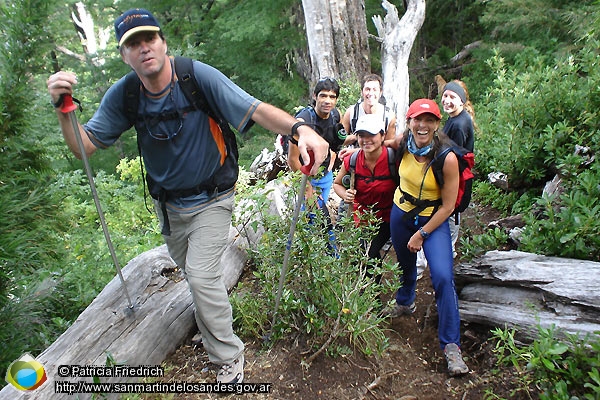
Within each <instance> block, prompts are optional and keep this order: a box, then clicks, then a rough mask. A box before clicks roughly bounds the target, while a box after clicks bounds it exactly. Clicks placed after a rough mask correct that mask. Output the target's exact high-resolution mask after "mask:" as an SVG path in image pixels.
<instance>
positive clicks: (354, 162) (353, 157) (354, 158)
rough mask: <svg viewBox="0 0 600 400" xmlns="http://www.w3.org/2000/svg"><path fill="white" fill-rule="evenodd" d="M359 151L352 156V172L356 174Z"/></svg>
mask: <svg viewBox="0 0 600 400" xmlns="http://www.w3.org/2000/svg"><path fill="white" fill-rule="evenodd" d="M359 152H360V150H359V151H355V152H354V153H352V154H351V155H350V172H356V159H357V158H358V153H359Z"/></svg>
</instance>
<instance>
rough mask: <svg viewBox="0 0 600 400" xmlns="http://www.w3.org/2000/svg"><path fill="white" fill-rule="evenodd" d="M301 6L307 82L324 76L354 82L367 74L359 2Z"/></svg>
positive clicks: (317, 1)
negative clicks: (309, 68)
mask: <svg viewBox="0 0 600 400" xmlns="http://www.w3.org/2000/svg"><path fill="white" fill-rule="evenodd" d="M302 6H303V9H304V19H305V25H306V37H307V40H308V50H309V55H310V61H311V66H312V76H311V81H313V82H316V81H317V80H318V79H319V78H322V77H327V76H328V77H333V78H343V79H353V78H354V79H355V78H358V77H362V76H363V75H364V74H365V73H367V72H368V71H370V59H369V43H368V32H367V22H366V16H365V11H364V6H363V4H362V2H361V1H360V0H348V1H346V0H329V1H325V0H302ZM311 86H312V85H311Z"/></svg>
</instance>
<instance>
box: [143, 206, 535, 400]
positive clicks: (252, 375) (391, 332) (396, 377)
mask: <svg viewBox="0 0 600 400" xmlns="http://www.w3.org/2000/svg"><path fill="white" fill-rule="evenodd" d="M472 209H474V211H473V210H472ZM495 218H497V213H494V212H493V210H480V209H478V208H477V207H471V208H470V209H469V210H467V213H465V215H464V217H463V219H462V225H461V230H462V231H464V228H466V227H469V229H471V231H473V232H477V231H479V232H481V230H482V229H485V228H484V227H485V226H486V225H487V222H489V221H491V220H494V219H495ZM463 227H464V228H463ZM459 252H460V249H459ZM246 275H251V274H246ZM243 279H247V278H245V277H244V276H242V280H243ZM416 304H417V310H416V313H415V314H414V315H413V316H405V317H400V318H395V319H393V320H391V321H389V322H386V324H387V326H386V328H387V329H386V335H387V338H388V340H389V348H387V349H386V351H385V352H384V354H382V355H381V356H370V357H367V356H365V355H363V354H360V353H358V352H357V353H355V354H351V355H345V356H337V357H335V358H333V357H330V356H327V355H325V354H321V355H320V356H318V357H317V358H316V359H315V361H314V362H313V363H312V364H311V365H310V368H308V369H307V368H305V367H304V366H303V363H302V360H303V359H306V358H307V357H308V356H309V355H310V353H311V350H310V349H308V348H306V347H304V346H303V345H302V343H298V341H295V342H292V341H289V342H286V341H280V342H278V343H276V344H274V345H273V347H271V348H265V346H264V345H263V342H262V340H247V341H246V342H245V344H246V351H245V358H246V365H245V371H244V374H245V376H244V383H269V384H271V390H270V393H268V394H245V395H244V397H247V398H252V399H290V400H293V399H311V400H312V399H336V400H338V399H339V400H343V399H365V400H370V399H373V400H378V399H396V400H411V399H419V400H425V399H435V400H441V399H461V400H465V399H478V400H479V399H508V398H510V399H530V398H532V397H530V396H531V394H530V393H527V392H525V391H522V390H521V391H519V390H516V389H517V388H518V387H519V386H518V385H517V383H516V382H517V378H516V375H515V372H514V371H513V370H512V369H510V368H498V367H497V366H496V356H495V354H494V352H493V349H494V345H495V344H494V342H493V341H492V340H490V338H491V334H490V332H489V328H484V327H478V326H471V325H466V324H464V323H463V325H462V329H461V333H462V351H463V357H464V359H465V361H466V363H467V364H468V366H469V368H470V372H469V373H468V374H466V375H464V376H461V377H450V376H449V375H448V372H447V366H446V360H445V358H444V355H443V352H442V350H441V349H440V347H439V344H438V343H439V342H438V338H437V311H436V305H435V299H434V293H433V290H432V287H431V281H430V278H429V273H428V270H427V269H426V270H425V273H424V274H423V277H422V278H421V279H419V282H418V287H417V301H416ZM163 366H164V367H165V370H166V373H165V375H166V376H165V377H164V378H161V380H162V381H180V382H181V381H184V382H207V383H209V382H214V380H215V373H216V367H214V366H212V365H211V363H210V362H209V361H208V356H207V354H206V352H205V351H204V350H203V349H202V347H201V345H199V346H197V345H194V344H192V343H191V341H189V342H188V343H186V344H185V345H183V346H181V347H180V348H179V349H178V350H177V351H176V352H175V353H174V354H173V355H171V357H169V358H168V359H167V360H166V361H165V363H164V364H163ZM233 396H235V395H218V394H201V395H200V394H181V395H173V397H169V398H172V399H211V398H228V397H231V398H232V397H233ZM142 398H144V399H157V398H159V397H156V396H151V395H145V396H144V397H142ZM160 398H164V396H163V397H160Z"/></svg>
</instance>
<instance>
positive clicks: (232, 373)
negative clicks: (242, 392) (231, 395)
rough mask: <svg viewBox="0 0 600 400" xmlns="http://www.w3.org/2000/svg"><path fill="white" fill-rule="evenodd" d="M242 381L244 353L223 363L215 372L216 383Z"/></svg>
mask: <svg viewBox="0 0 600 400" xmlns="http://www.w3.org/2000/svg"><path fill="white" fill-rule="evenodd" d="M243 381H244V355H243V354H242V355H241V356H239V357H238V359H237V360H235V361H234V362H232V363H231V364H223V365H221V368H220V369H219V372H218V373H217V383H242V382H243Z"/></svg>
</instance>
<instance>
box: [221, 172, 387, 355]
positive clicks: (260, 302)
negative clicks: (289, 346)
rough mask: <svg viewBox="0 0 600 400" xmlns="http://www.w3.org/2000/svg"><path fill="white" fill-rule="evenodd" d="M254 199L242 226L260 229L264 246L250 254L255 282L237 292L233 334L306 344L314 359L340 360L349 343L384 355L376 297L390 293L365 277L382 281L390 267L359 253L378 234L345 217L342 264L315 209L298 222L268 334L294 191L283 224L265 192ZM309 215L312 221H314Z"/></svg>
mask: <svg viewBox="0 0 600 400" xmlns="http://www.w3.org/2000/svg"><path fill="white" fill-rule="evenodd" d="M298 178H299V177H298V176H297V175H296V176H293V175H284V176H283V177H282V178H281V179H280V181H281V182H286V183H287V184H288V185H290V187H291V188H292V187H297V185H298ZM267 192H268V190H267ZM254 193H255V194H253V195H250V196H246V197H247V198H248V199H249V201H248V202H247V203H246V205H245V206H244V205H241V211H240V215H238V216H237V217H236V224H237V225H238V226H239V225H245V226H247V227H249V226H250V225H252V226H253V229H262V234H261V240H260V242H259V243H258V244H257V247H256V248H254V249H252V250H251V257H252V261H253V264H254V272H253V274H254V278H253V279H252V281H251V282H250V283H247V284H245V285H239V286H238V289H237V290H236V292H235V294H234V295H233V297H232V303H233V307H234V318H235V323H236V325H238V326H237V328H236V329H238V330H239V331H240V332H242V333H243V334H246V335H252V336H254V337H261V336H263V335H266V336H269V337H270V339H271V340H272V341H276V340H279V339H281V338H283V337H284V336H288V337H289V335H292V337H293V336H302V338H303V340H306V341H307V344H308V345H309V346H310V347H312V348H313V349H315V350H316V349H318V350H317V352H322V351H327V352H328V353H329V354H339V353H340V352H343V351H344V350H343V349H344V348H345V343H346V341H347V342H349V343H351V344H352V345H353V346H356V347H357V348H358V349H360V350H361V351H363V352H364V353H365V354H372V353H380V352H381V351H382V350H383V349H384V348H385V346H386V343H387V340H386V338H385V335H384V333H383V331H382V330H381V328H379V327H378V323H379V322H380V321H381V317H380V316H379V315H378V314H379V311H380V309H381V307H382V304H381V302H380V301H379V299H378V295H379V294H380V293H382V292H388V291H391V290H392V289H391V288H389V287H386V286H383V285H384V284H382V285H379V284H375V283H374V282H373V278H371V277H369V276H368V275H367V269H371V268H374V271H373V273H374V274H376V275H378V274H381V273H384V272H386V271H390V270H391V269H392V266H391V265H389V264H388V263H384V264H383V266H382V267H380V268H376V267H374V266H373V265H372V262H371V261H369V260H368V257H367V256H366V255H365V251H364V249H363V248H362V247H361V246H360V243H361V240H369V239H370V237H371V236H372V235H373V234H374V232H373V229H372V228H371V229H367V228H365V227H362V228H356V227H354V224H353V222H352V221H351V220H350V219H349V218H347V217H343V218H341V219H340V220H338V222H337V227H336V231H335V232H336V241H335V246H337V251H338V254H339V258H337V257H335V250H334V249H333V247H332V243H331V242H330V240H329V239H328V232H327V229H326V228H325V222H324V221H323V220H322V217H321V213H314V211H313V210H314V209H313V207H314V205H312V204H308V205H307V211H303V212H301V213H300V218H299V219H298V223H297V227H296V232H295V236H294V238H293V243H292V246H291V256H290V262H289V270H288V272H287V274H286V276H285V282H284V284H283V291H282V296H281V302H280V305H279V308H278V311H277V315H276V318H275V319H274V325H273V326H271V322H272V321H271V320H270V318H272V317H273V310H274V307H275V302H276V296H277V291H278V282H279V278H280V273H281V269H282V264H283V258H284V253H285V248H286V245H287V240H288V239H287V238H288V234H289V229H290V225H289V224H290V221H291V214H292V212H293V209H294V207H295V201H296V198H295V190H293V189H291V190H288V191H287V193H286V207H287V209H286V211H285V213H284V215H283V217H279V216H276V215H273V214H271V213H270V212H269V207H270V206H271V201H270V200H268V199H267V198H266V197H265V194H264V192H262V191H259V192H254ZM311 213H314V214H315V218H314V219H311V218H310V217H309V215H310V214H311ZM248 216H254V217H256V216H258V218H249V217H248ZM258 221H260V223H259V222H258ZM259 226H260V227H262V228H259ZM269 311H270V312H271V313H269Z"/></svg>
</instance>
